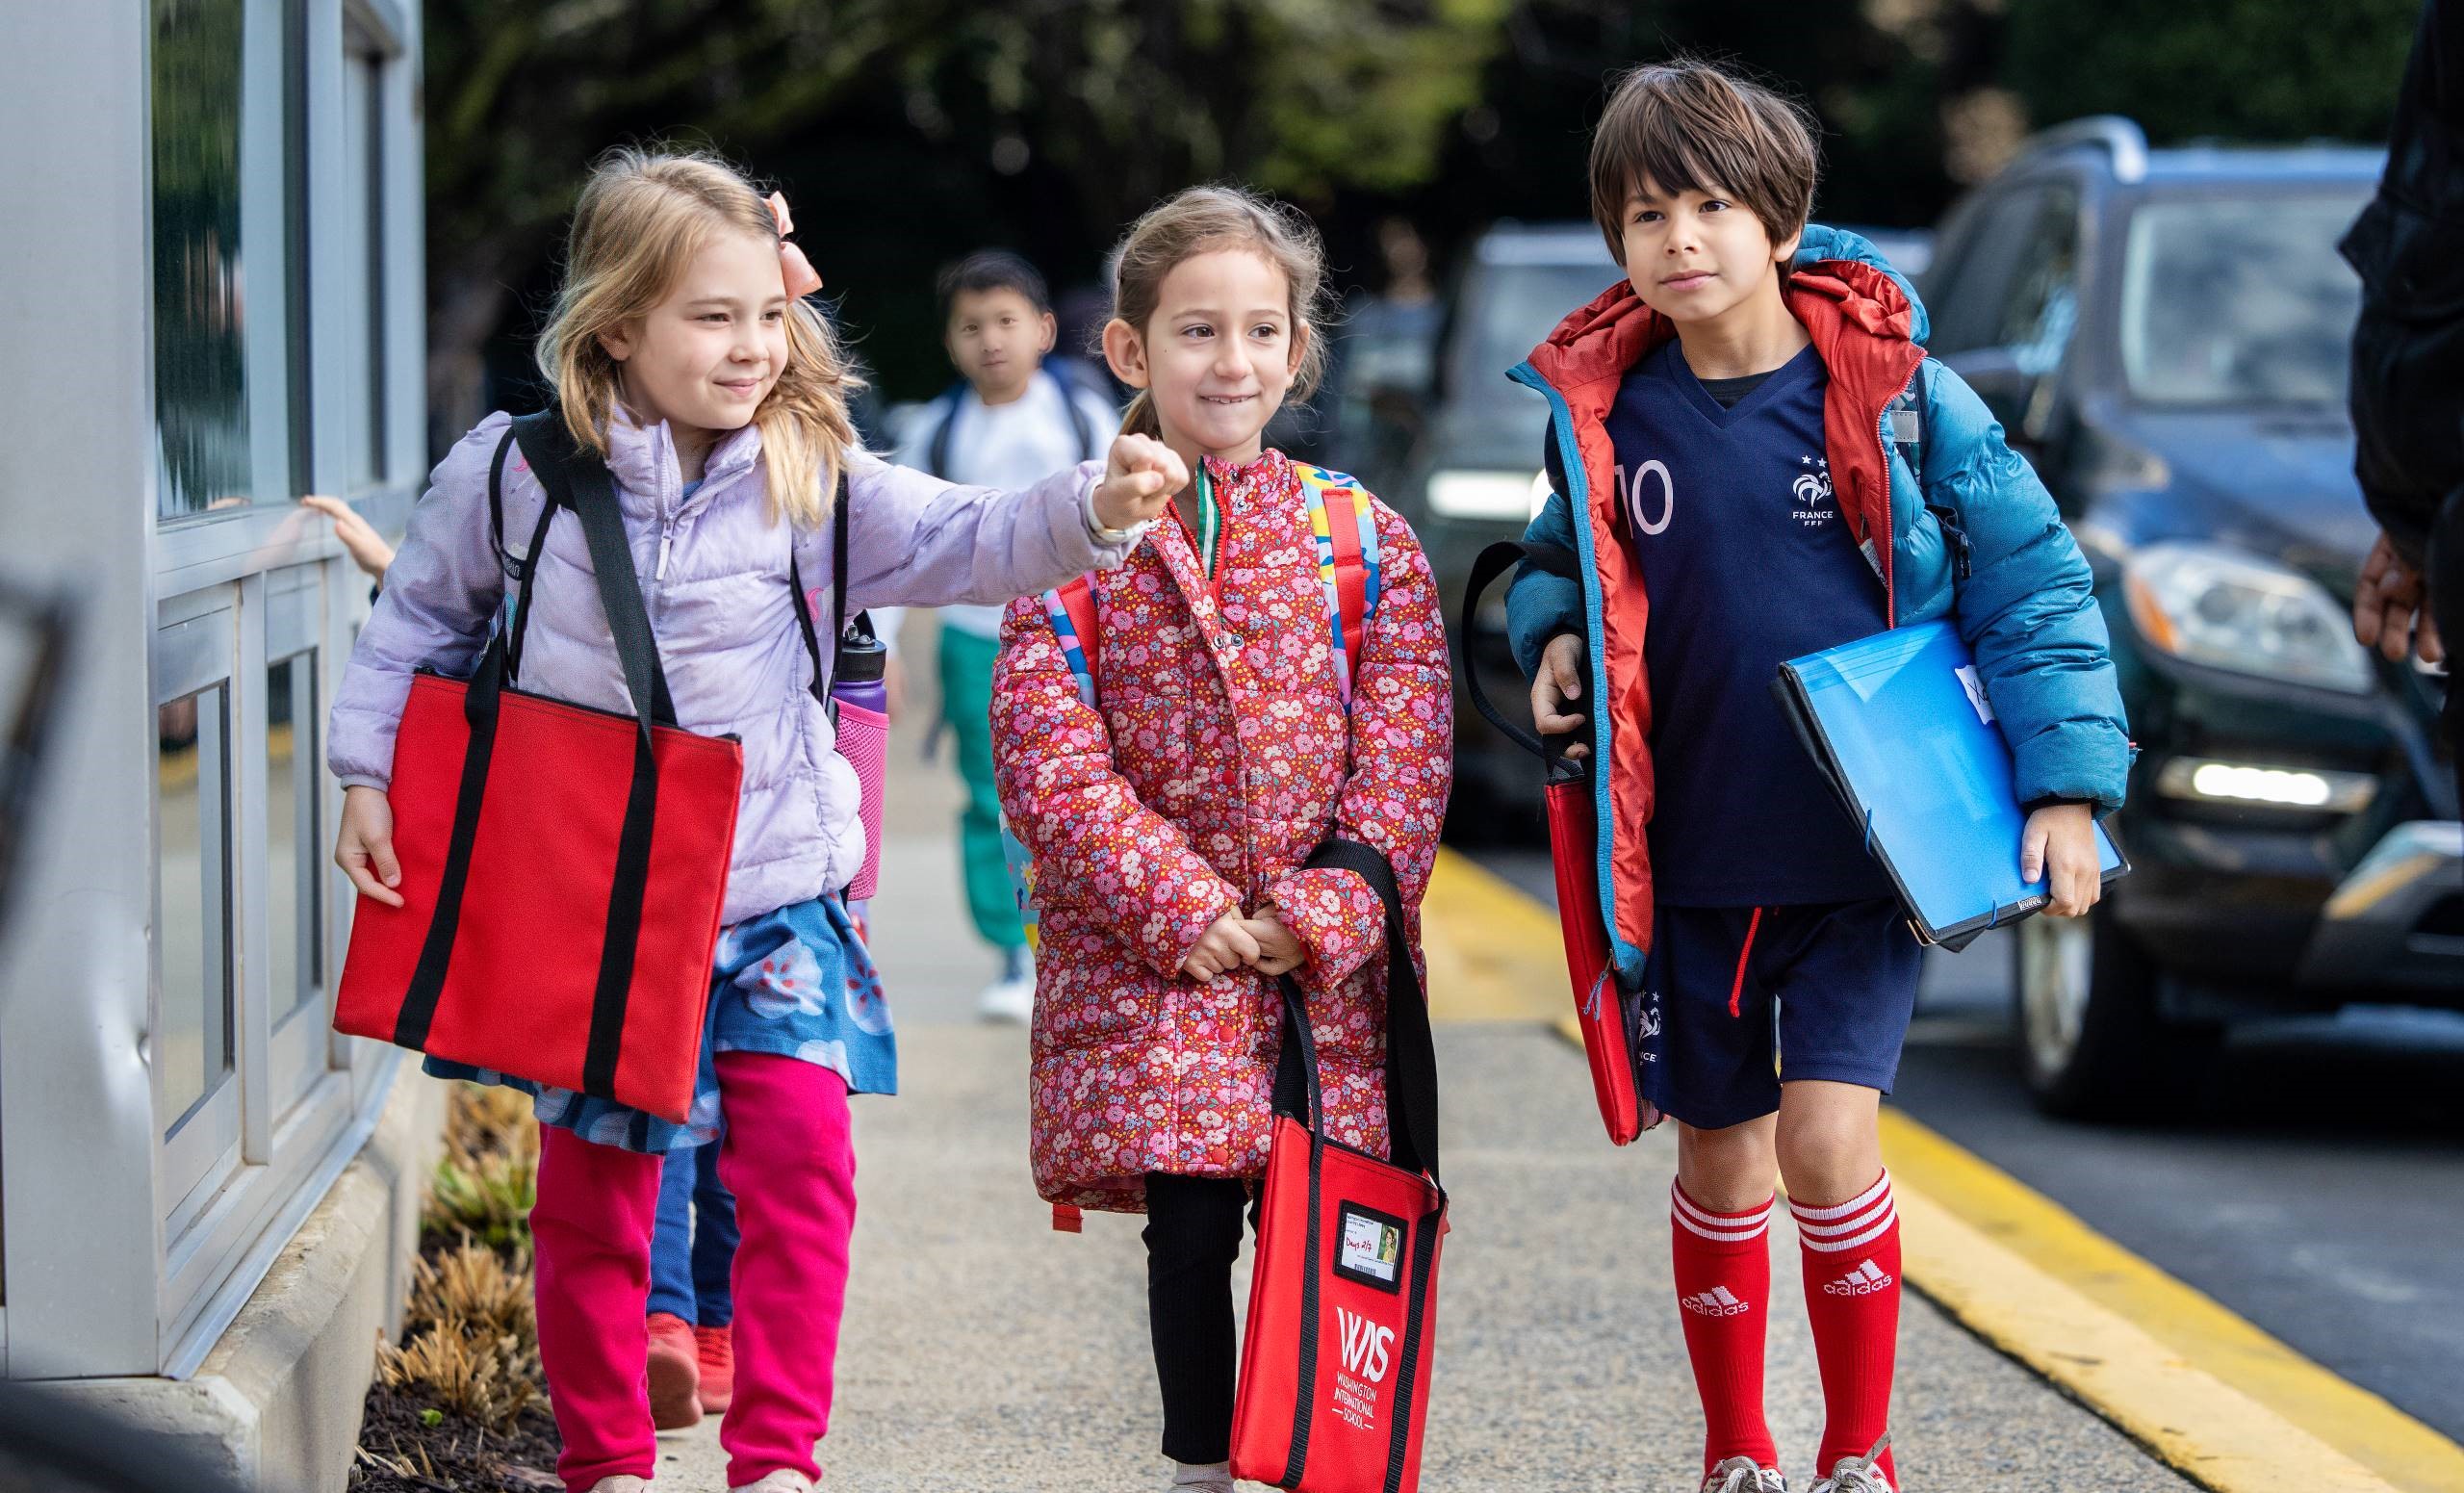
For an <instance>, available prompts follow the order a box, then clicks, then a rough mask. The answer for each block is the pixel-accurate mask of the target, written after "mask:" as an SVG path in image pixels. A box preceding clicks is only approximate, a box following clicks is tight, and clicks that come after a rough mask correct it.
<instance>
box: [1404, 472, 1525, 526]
mask: <svg viewBox="0 0 2464 1493" xmlns="http://www.w3.org/2000/svg"><path fill="white" fill-rule="evenodd" d="M1548 499H1549V476H1548V474H1547V473H1542V474H1540V475H1539V476H1524V475H1523V474H1522V473H1520V472H1439V473H1436V474H1434V475H1432V476H1430V477H1429V479H1428V506H1429V511H1430V512H1432V513H1437V514H1441V515H1443V516H1445V517H1447V518H1450V519H1521V520H1523V521H1525V522H1526V523H1528V522H1529V521H1530V520H1531V519H1533V518H1534V517H1536V516H1538V514H1539V512H1540V505H1541V504H1542V503H1543V502H1548Z"/></svg>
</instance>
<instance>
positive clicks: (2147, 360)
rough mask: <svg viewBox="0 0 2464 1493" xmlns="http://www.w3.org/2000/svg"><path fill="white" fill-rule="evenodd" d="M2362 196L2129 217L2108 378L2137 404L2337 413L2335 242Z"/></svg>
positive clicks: (2206, 200)
mask: <svg viewBox="0 0 2464 1493" xmlns="http://www.w3.org/2000/svg"><path fill="white" fill-rule="evenodd" d="M2369 193H2370V189H2369V187H2368V186H2367V185H2366V184H2357V185H2354V186H2351V187H2346V188H2339V189H2337V190H2334V191H2319V192H2312V193H2298V194H2296V193H2280V194H2272V195H2268V196H2247V197H2232V196H2213V197H2207V196H2202V197H2188V198H2177V199H2175V200H2172V201H2158V202H2150V203H2147V204H2145V205H2143V206H2142V207H2141V208H2139V209H2138V211H2136V212H2134V213H2133V214H2132V215H2131V219H2130V232H2129V240H2128V243H2127V245H2125V247H2124V249H2123V254H2122V278H2121V359H2122V372H2123V375H2124V377H2126V378H2127V379H2128V381H2129V384H2130V391H2131V393H2132V394H2133V395H2135V396H2136V397H2137V398H2139V399H2143V400H2145V401H2147V402H2149V403H2155V404H2169V405H2192V406H2205V407H2223V406H2233V405H2247V404H2319V405H2342V404H2343V403H2344V401H2345V375H2346V366H2347V361H2348V357H2349V354H2350V348H2351V342H2352V326H2353V321H2354V319H2355V318H2356V317H2357V316H2358V315H2359V314H2360V308H2361V282H2360V280H2359V279H2358V278H2357V277H2356V276H2355V275H2354V274H2353V272H2352V269H2351V267H2350V266H2348V265H2347V264H2346V263H2345V262H2344V260H2343V258H2342V257H2341V256H2340V255H2338V254H2337V253H2336V241H2337V240H2339V239H2341V238H2343V237H2344V232H2345V229H2346V228H2347V227H2348V226H2349V225H2350V224H2351V222H2352V220H2353V216H2354V215H2355V214H2357V213H2359V212H2360V211H2361V206H2362V203H2363V202H2364V201H2365V200H2367V198H2368V196H2369Z"/></svg>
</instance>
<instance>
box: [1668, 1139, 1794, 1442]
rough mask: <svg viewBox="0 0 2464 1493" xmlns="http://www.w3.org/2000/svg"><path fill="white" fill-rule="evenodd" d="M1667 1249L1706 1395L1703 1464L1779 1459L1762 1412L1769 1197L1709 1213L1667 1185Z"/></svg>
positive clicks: (1698, 1382)
mask: <svg viewBox="0 0 2464 1493" xmlns="http://www.w3.org/2000/svg"><path fill="white" fill-rule="evenodd" d="M1668 1225H1669V1242H1670V1248H1669V1255H1670V1259H1671V1261H1672V1263H1673V1264H1674V1265H1675V1266H1676V1274H1677V1304H1678V1306H1679V1307H1680V1308H1681V1312H1680V1314H1679V1315H1680V1317H1681V1320H1682V1321H1683V1324H1684V1326H1685V1356H1686V1357H1688V1358H1690V1359H1692V1360H1693V1363H1694V1388H1695V1391H1696V1392H1697V1393H1698V1394H1700V1395H1701V1396H1702V1397H1703V1432H1704V1434H1703V1471H1704V1472H1705V1473H1706V1474H1708V1473H1709V1472H1710V1470H1711V1467H1712V1464H1713V1463H1715V1462H1718V1461H1720V1460H1721V1459H1723V1458H1725V1457H1731V1456H1750V1457H1752V1458H1754V1461H1755V1465H1757V1466H1758V1467H1775V1466H1778V1465H1779V1461H1780V1454H1779V1451H1778V1450H1777V1449H1776V1448H1775V1447H1774V1446H1773V1445H1772V1444H1771V1427H1770V1425H1769V1423H1767V1422H1765V1421H1764V1420H1763V1418H1762V1344H1763V1337H1764V1332H1763V1324H1764V1322H1765V1321H1766V1320H1767V1319H1768V1317H1769V1315H1770V1309H1771V1240H1770V1233H1771V1203H1770V1202H1769V1201H1765V1202H1764V1203H1763V1204H1762V1205H1761V1206H1760V1207H1758V1208H1748V1209H1747V1210H1746V1211H1744V1212H1743V1213H1714V1212H1712V1211H1711V1210H1710V1209H1708V1208H1706V1207H1704V1206H1703V1205H1702V1204H1701V1203H1698V1202H1696V1201H1695V1200H1694V1199H1693V1198H1691V1197H1686V1196H1685V1189H1684V1188H1682V1187H1671V1188H1670V1189H1669V1213H1668Z"/></svg>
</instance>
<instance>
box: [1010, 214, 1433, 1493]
mask: <svg viewBox="0 0 2464 1493" xmlns="http://www.w3.org/2000/svg"><path fill="white" fill-rule="evenodd" d="M1321 254H1322V251H1321V249H1320V246H1319V243H1318V238H1317V234H1316V232H1315V231H1314V229H1312V228H1311V227H1310V226H1309V225H1308V223H1307V221H1306V219H1300V218H1299V217H1298V216H1297V215H1296V214H1292V213H1289V212H1288V211H1286V210H1283V209H1281V208H1278V207H1276V206H1273V205H1270V204H1269V203H1267V202H1264V201H1261V200H1260V199H1258V198H1256V197H1253V196H1251V195H1249V194H1247V193H1242V192H1238V191H1231V190H1225V189H1221V188H1199V189H1195V190H1193V191H1190V192H1186V193H1181V194H1180V195H1179V196H1177V197H1174V198H1172V199H1171V200H1170V201H1168V202H1167V203H1165V204H1163V205H1162V206H1160V207H1158V208H1156V209H1154V210H1153V211H1151V212H1149V213H1148V214H1147V215H1146V216H1145V217H1144V218H1143V219H1140V221H1139V223H1138V225H1137V226H1136V227H1135V228H1134V229H1133V230H1132V231H1131V233H1130V235H1129V237H1128V239H1127V241H1126V242H1125V243H1124V244H1123V245H1122V248H1121V251H1120V257H1119V266H1120V268H1119V270H1118V271H1117V282H1116V288H1115V296H1116V304H1115V308H1114V310H1115V316H1114V318H1113V320H1112V322H1110V323H1109V324H1108V325H1106V327H1105V328H1104V353H1105V356H1106V358H1107V359H1108V360H1109V361H1110V363H1111V365H1112V367H1113V370H1114V372H1115V373H1117V374H1118V375H1119V376H1120V377H1121V378H1122V379H1123V380H1124V381H1126V382H1127V383H1129V384H1130V385H1131V386H1133V387H1135V388H1137V389H1140V390H1142V393H1141V394H1140V396H1139V398H1138V399H1137V400H1136V402H1135V403H1133V404H1132V406H1131V407H1130V411H1129V415H1128V418H1127V421H1126V423H1125V425H1124V429H1126V430H1128V431H1132V432H1137V433H1142V434H1149V435H1156V436H1160V437H1161V438H1162V440H1163V441H1164V442H1165V444H1166V445H1168V446H1169V447H1170V448H1171V449H1172V450H1175V451H1176V452H1178V453H1180V455H1181V456H1182V458H1183V459H1184V460H1185V461H1186V462H1187V463H1188V464H1189V467H1190V470H1191V471H1192V473H1193V474H1194V476H1193V480H1192V482H1191V485H1190V486H1189V487H1187V488H1185V489H1183V490H1182V491H1181V492H1180V493H1179V494H1178V495H1177V497H1176V498H1175V499H1174V502H1173V508H1174V514H1175V517H1173V518H1169V519H1164V520H1160V521H1159V522H1158V523H1157V524H1156V525H1155V527H1154V528H1152V529H1150V530H1149V531H1148V532H1147V533H1146V535H1145V536H1144V538H1143V540H1142V542H1141V543H1140V544H1139V545H1138V546H1137V547H1136V548H1135V549H1134V550H1132V552H1131V553H1130V557H1129V559H1128V561H1127V563H1125V564H1124V565H1123V566H1122V567H1121V568H1120V569H1118V570H1116V571H1110V572H1106V573H1104V574H1103V575H1101V576H1098V577H1095V578H1093V579H1092V582H1091V584H1092V592H1093V597H1094V603H1095V607H1094V611H1095V617H1096V625H1095V627H1096V634H1097V635H1096V636H1095V637H1093V638H1091V639H1088V640H1087V641H1088V643H1089V645H1090V646H1089V647H1088V648H1087V649H1086V650H1085V652H1086V654H1087V655H1090V656H1092V657H1091V663H1092V666H1091V669H1090V671H1089V672H1090V673H1091V676H1092V678H1093V680H1094V684H1095V689H1094V697H1095V698H1094V702H1093V704H1092V705H1090V704H1088V703H1087V702H1086V701H1085V700H1084V699H1083V698H1082V696H1081V693H1080V687H1079V676H1078V674H1077V672H1076V671H1075V670H1073V668H1072V665H1071V660H1070V656H1069V652H1068V651H1065V646H1064V643H1063V641H1062V640H1061V639H1059V638H1058V637H1057V635H1056V633H1055V631H1054V628H1053V625H1052V623H1051V622H1050V620H1049V611H1050V608H1049V607H1048V606H1047V605H1045V604H1044V603H1043V602H1042V601H1041V600H1040V599H1038V598H1033V597H1030V598H1027V599H1025V600H1022V601H1020V602H1018V603H1016V604H1015V605H1013V606H1012V608H1011V610H1010V613H1009V617H1008V619H1007V623H1006V625H1005V627H1004V629H1003V633H1002V651H1001V657H1000V661H999V664H998V666H997V668H996V671H995V674H994V679H993V702H992V731H993V739H994V759H995V771H996V776H997V778H998V781H999V784H1000V789H1001V802H1002V807H1003V809H1004V810H1005V811H1007V812H1008V814H1009V817H1010V820H1011V823H1012V825H1013V827H1014V829H1015V831H1016V833H1017V834H1018V836H1019V837H1020V838H1021V839H1022V840H1023V841H1024V842H1025V844H1026V846H1027V848H1028V849H1029V851H1030V852H1031V853H1032V854H1033V856H1034V858H1035V862H1036V867H1037V884H1036V885H1037V904H1038V909H1039V913H1040V922H1041V948H1040V956H1039V958H1038V960H1037V970H1036V985H1037V989H1036V1010H1035V1022H1034V1028H1033V1047H1032V1051H1033V1073H1032V1078H1031V1088H1032V1101H1033V1113H1034V1139H1033V1150H1034V1161H1035V1172H1036V1184H1037V1187H1038V1189H1039V1190H1040V1192H1041V1194H1042V1195H1043V1197H1046V1198H1048V1199H1050V1200H1052V1201H1054V1202H1056V1203H1060V1204H1066V1205H1071V1206H1078V1207H1089V1208H1099V1209H1111V1210H1116V1211H1119V1212H1137V1211H1140V1210H1141V1209H1143V1210H1144V1211H1145V1212H1146V1214H1147V1224H1146V1228H1145V1240H1146V1246H1147V1261H1148V1263H1147V1281H1148V1305H1149V1309H1150V1313H1151V1316H1152V1319H1153V1330H1154V1341H1155V1359H1156V1372H1157V1377H1158V1378H1159V1380H1160V1382H1161V1385H1162V1389H1163V1398H1164V1441H1163V1450H1164V1454H1166V1455H1167V1456H1169V1457H1171V1458H1172V1459H1173V1460H1174V1461H1176V1462H1177V1463H1179V1464H1180V1468H1179V1472H1178V1475H1177V1477H1176V1479H1175V1482H1174V1486H1176V1487H1201V1488H1212V1489H1227V1490H1228V1489H1229V1488H1230V1487H1231V1485H1232V1484H1231V1476H1230V1473H1229V1470H1228V1468H1227V1466H1226V1465H1225V1463H1226V1459H1227V1458H1228V1456H1229V1454H1230V1444H1231V1422H1232V1391H1233V1381H1234V1373H1235V1347H1236V1345H1235V1341H1234V1328H1233V1309H1232V1286H1231V1273H1232V1264H1233V1260H1234V1258H1235V1256H1236V1255H1237V1254H1238V1253H1239V1249H1240V1239H1241V1218H1242V1214H1243V1212H1244V1210H1245V1209H1246V1208H1248V1207H1249V1206H1250V1199H1251V1197H1252V1193H1253V1188H1252V1184H1253V1183H1254V1182H1255V1181H1256V1180H1257V1178H1258V1177H1259V1176H1261V1175H1262V1174H1263V1173H1264V1171H1265V1170H1266V1160H1267V1148H1268V1137H1269V1130H1270V1111H1269V1091H1270V1087H1271V1083H1272V1077H1273V1072H1274V1065H1275V1057H1276V1052H1277V1048H1278V1043H1279V1036H1280V1027H1279V1019H1280V1012H1281V1009H1282V1008H1281V1005H1280V997H1279V995H1278V993H1277V984H1276V979H1275V977H1276V976H1278V975H1280V974H1283V973H1285V972H1287V971H1290V972H1293V973H1294V974H1295V976H1296V979H1297V980H1298V981H1299V983H1300V985H1301V988H1302V989H1303V991H1305V992H1306V994H1307V997H1308V1002H1309V1013H1310V1019H1311V1022H1312V1024H1313V1025H1314V1027H1315V1029H1316V1032H1317V1035H1318V1043H1319V1052H1320V1065H1321V1072H1322V1080H1323V1084H1324V1090H1325V1114H1326V1125H1327V1130H1328V1133H1329V1134H1330V1136H1331V1137H1332V1138H1333V1139H1335V1140H1338V1141H1341V1142H1343V1143H1345V1144H1347V1145H1355V1146H1359V1147H1361V1148H1363V1149H1366V1150H1370V1151H1373V1152H1377V1153H1381V1154H1382V1153H1384V1151H1385V1149H1386V1144H1387V1139H1386V1105H1385V1093H1384V1089H1385V1084H1384V1071H1385V1026H1386V1000H1385V991H1386V974H1385V952H1384V940H1383V914H1382V912H1381V910H1380V907H1379V904H1378V902H1377V900H1376V898H1375V897H1374V896H1373V894H1372V892H1371V891H1370V888H1369V887H1368V885H1367V883H1365V882H1364V881H1362V880H1361V878H1360V877H1358V876H1357V875H1355V874H1354V873H1352V872H1349V871H1344V870H1332V869H1317V870H1309V869H1303V868H1302V862H1305V861H1306V860H1307V859H1308V857H1309V854H1310V852H1311V851H1312V850H1313V849H1315V848H1316V847H1317V846H1318V845H1319V844H1320V843H1321V842H1322V841H1323V840H1325V839H1326V838H1327V837H1330V836H1337V835H1340V836H1343V837H1347V838H1350V839H1356V840H1360V841H1363V842H1365V843H1367V844H1370V845H1373V846H1374V847H1376V848H1377V849H1378V850H1379V851H1381V852H1383V853H1384V854H1385V855H1386V857H1387V859H1388V860H1390V861H1391V862H1393V863H1394V867H1395V874H1396V877H1397V879H1398V881H1399V883H1400V884H1401V888H1402V892H1403V897H1404V901H1405V904H1406V909H1405V911H1406V917H1407V920H1408V922H1409V925H1410V926H1411V928H1412V930H1413V942H1414V948H1415V954H1414V957H1415V958H1416V959H1417V958H1418V953H1417V949H1418V941H1419V905H1420V899H1421V895H1422V892H1423V890H1424V888H1426V886H1427V884H1428V874H1429V867H1430V864H1431V862H1433V860H1434V859H1435V856H1436V853H1437V832H1438V823H1439V820H1440V819H1441V818H1442V817H1443V816H1444V813H1445V809H1446V791H1447V784H1448V780H1449V778H1450V755H1449V754H1450V742H1451V740H1452V719H1451V710H1452V707H1451V696H1450V690H1449V685H1448V678H1447V653H1446V636H1445V631H1444V628H1443V625H1442V624H1441V622H1440V620H1439V609H1438V598H1437V591H1436V587H1435V584H1434V583H1433V582H1432V581H1431V579H1430V577H1429V570H1428V562H1427V560H1426V558H1425V557H1424V555H1423V554H1422V552H1421V549H1420V545H1419V543H1418V542H1417V541H1416V540H1415V539H1414V538H1413V536H1412V531H1411V528H1410V527H1409V526H1408V525H1406V524H1405V523H1404V522H1403V520H1402V519H1401V518H1399V517H1398V516H1397V515H1396V514H1395V512H1394V511H1393V510H1392V509H1390V508H1388V507H1386V506H1385V504H1383V503H1379V502H1374V501H1373V500H1367V506H1368V509H1369V511H1370V512H1371V513H1372V514H1373V518H1374V522H1375V525H1376V533H1377V539H1378V545H1377V549H1378V561H1379V570H1380V572H1381V575H1380V587H1379V601H1378V603H1377V605H1376V608H1375V611H1374V613H1373V615H1371V616H1370V617H1369V618H1368V621H1367V625H1366V626H1365V628H1364V629H1363V630H1362V631H1363V639H1362V642H1361V644H1360V646H1359V648H1358V650H1357V654H1356V656H1353V657H1351V658H1350V659H1348V660H1346V659H1345V658H1343V657H1342V656H1339V655H1338V654H1337V653H1336V650H1335V649H1334V647H1333V644H1332V640H1333V638H1334V636H1335V635H1336V630H1335V627H1334V626H1333V625H1332V622H1331V620H1330V617H1329V611H1328V603H1327V600H1326V593H1325V590H1324V588H1323V586H1322V580H1321V574H1320V570H1319V561H1318V552H1317V548H1316V541H1315V540H1314V538H1313V536H1312V530H1311V521H1310V519H1309V517H1308V508H1307V504H1306V497H1305V493H1304V489H1303V485H1302V477H1301V475H1300V471H1299V469H1297V468H1296V466H1295V464H1294V463H1293V462H1292V461H1291V459H1290V458H1288V457H1286V456H1285V455H1284V454H1283V453H1282V452H1280V451H1277V450H1270V449H1265V448H1262V446H1261V436H1262V434H1263V432H1264V430H1265V428H1266V425H1267V423H1268V421H1269V420H1270V419H1271V418H1272V416H1273V415H1274V412H1275V410H1276V408H1277V407H1278V406H1279V405H1280V404H1281V403H1282V401H1283V399H1284V397H1285V396H1286V395H1287V394H1291V393H1298V394H1301V395H1304V396H1305V395H1306V394H1307V393H1308V391H1309V388H1310V386H1311V385H1312V384H1313V383H1314V382H1315V381H1316V379H1317V377H1318V374H1319V373H1320V371H1321V368H1322V364H1323V350H1322V345H1321V343H1320V340H1319V338H1318V337H1317V336H1316V334H1315V328H1314V327H1313V326H1312V324H1311V321H1310V312H1311V309H1312V307H1313V305H1314V304H1315V303H1316V301H1317V300H1318V298H1319V296H1320V295H1321V294H1322V284H1323V270H1322V257H1321ZM1343 480H1347V479H1343ZM1347 661H1348V663H1349V664H1350V669H1349V684H1350V700H1349V705H1348V709H1347V707H1346V704H1345V701H1344V697H1343V693H1342V686H1343V684H1344V682H1345V677H1344V675H1345V664H1346V662H1347Z"/></svg>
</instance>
